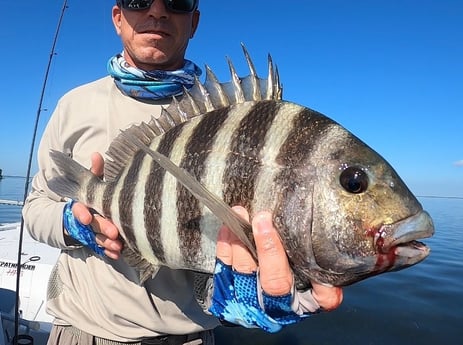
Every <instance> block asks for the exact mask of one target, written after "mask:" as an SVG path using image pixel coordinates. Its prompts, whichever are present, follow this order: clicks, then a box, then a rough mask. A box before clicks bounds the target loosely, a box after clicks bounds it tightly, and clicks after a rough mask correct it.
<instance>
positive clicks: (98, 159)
mask: <svg viewBox="0 0 463 345" xmlns="http://www.w3.org/2000/svg"><path fill="white" fill-rule="evenodd" d="M91 161H92V167H91V168H90V171H91V172H92V173H93V174H94V175H96V176H99V177H102V176H103V172H104V160H103V156H102V155H101V154H99V153H98V152H94V153H92V156H91Z"/></svg>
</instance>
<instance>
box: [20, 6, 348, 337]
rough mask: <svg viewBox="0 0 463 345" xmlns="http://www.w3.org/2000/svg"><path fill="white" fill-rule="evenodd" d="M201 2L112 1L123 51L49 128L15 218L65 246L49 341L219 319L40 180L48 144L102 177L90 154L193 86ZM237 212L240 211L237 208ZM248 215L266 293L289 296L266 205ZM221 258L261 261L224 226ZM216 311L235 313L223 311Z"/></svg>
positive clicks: (190, 277) (111, 229)
mask: <svg viewBox="0 0 463 345" xmlns="http://www.w3.org/2000/svg"><path fill="white" fill-rule="evenodd" d="M197 5H198V3H197V0H196V1H195V0H191V1H176V0H163V1H161V0H157V1H144V0H127V1H123V0H118V1H117V4H116V5H115V6H114V7H113V9H112V18H113V23H114V27H115V29H116V32H117V34H118V35H119V36H120V37H121V41H122V44H123V47H124V49H123V54H118V55H116V56H115V57H113V58H112V59H111V60H110V62H109V64H108V70H109V73H110V76H107V77H104V78H102V79H99V80H97V81H94V82H92V83H89V84H86V85H84V86H81V87H78V88H76V89H74V90H71V91H70V92H69V93H67V94H66V95H65V96H64V97H63V98H62V99H61V100H60V101H59V103H58V105H57V107H56V109H55V111H54V113H53V115H52V117H51V119H50V121H49V123H48V125H47V128H46V129H45V132H44V134H43V137H42V140H41V143H40V147H39V152H38V160H39V173H38V174H37V175H36V176H35V178H34V181H33V185H32V187H33V188H32V192H31V194H30V195H29V197H28V199H27V201H26V204H25V206H24V209H23V215H24V219H25V223H26V226H27V228H28V229H29V231H30V232H31V235H32V236H33V237H34V238H36V239H37V240H39V241H41V242H45V243H48V244H49V245H51V246H54V247H57V248H61V249H62V253H61V255H60V257H59V259H58V262H57V265H56V267H55V269H54V271H53V273H52V275H51V277H50V282H49V291H48V302H47V310H48V312H49V313H50V314H51V315H53V316H54V317H55V322H54V327H53V329H52V332H51V336H50V339H49V344H56V343H59V344H71V343H72V344H85V345H86V344H89V345H90V344H121V343H134V344H148V343H149V344H187V343H189V344H193V343H194V344H200V343H202V344H213V335H212V331H211V330H212V329H214V328H215V327H216V326H218V325H220V322H219V320H218V319H217V318H216V317H214V316H213V315H210V313H207V312H204V310H203V309H202V308H201V307H200V305H199V304H198V302H197V300H196V297H195V296H194V295H193V293H192V287H193V285H194V280H195V273H194V272H189V271H182V270H171V269H168V268H165V267H164V268H161V269H160V271H159V272H158V273H157V274H156V275H155V276H154V278H152V279H149V280H148V281H147V282H145V284H144V285H140V284H138V276H137V272H136V271H135V270H134V269H133V268H131V267H130V266H128V265H127V264H126V263H125V261H124V260H123V259H121V258H120V252H121V249H122V243H121V241H120V240H119V231H118V229H117V228H116V227H115V226H114V224H112V223H111V222H110V221H109V220H108V219H105V218H103V217H101V216H99V215H94V214H92V213H91V212H90V211H89V210H88V209H87V207H86V206H85V205H83V204H81V203H69V202H68V203H66V202H64V201H63V200H62V199H61V198H60V197H59V196H58V195H56V194H54V193H53V192H52V191H51V190H49V189H48V187H47V183H46V181H47V180H49V179H51V178H53V177H54V176H56V175H57V168H56V166H55V165H54V163H53V162H52V161H51V159H50V157H49V152H50V150H51V149H54V150H58V151H62V152H65V153H68V154H69V155H71V156H72V157H73V159H74V160H76V161H78V162H79V163H81V164H83V165H84V166H88V167H91V170H92V172H93V173H94V174H96V175H98V176H101V175H102V172H103V159H102V157H101V155H100V154H96V152H98V153H103V152H106V150H107V149H108V145H109V144H110V143H111V141H112V140H113V139H114V138H115V136H116V135H117V134H118V133H119V131H120V129H124V128H127V127H129V126H130V125H132V124H136V123H140V122H142V121H147V120H148V119H149V117H150V116H152V115H159V113H160V109H161V105H167V104H169V103H170V100H171V97H172V96H173V95H180V94H181V93H182V90H183V87H184V86H185V87H187V88H188V87H191V85H192V82H193V80H194V76H195V75H199V73H200V70H199V68H198V67H197V66H196V65H195V64H194V63H192V62H191V61H188V60H185V58H184V56H185V51H186V49H187V45H188V42H189V40H190V39H191V38H192V37H193V36H194V33H195V31H196V28H197V26H198V23H199V16H200V13H199V11H198V9H197ZM92 153H94V154H93V155H92ZM235 210H236V211H237V212H238V213H239V214H240V215H241V216H242V217H245V218H246V217H248V215H247V213H246V211H245V210H244V209H242V208H240V207H236V208H235ZM252 223H253V231H254V235H255V241H256V245H257V252H258V257H259V262H260V263H261V265H260V267H259V271H260V283H261V286H262V290H263V291H264V292H265V293H266V294H268V295H269V296H276V297H278V296H282V295H287V296H290V297H291V298H296V297H295V296H299V294H298V293H297V292H294V291H293V290H294V287H293V277H292V273H291V270H290V268H289V265H288V261H287V258H286V255H285V252H284V250H283V247H282V244H281V242H280V240H279V237H278V235H277V233H276V230H275V229H274V228H273V225H272V222H271V217H270V214H269V213H268V212H261V213H258V214H257V215H254V217H253V220H252ZM86 231H87V233H85V232H86ZM82 234H86V235H89V234H90V235H93V236H94V238H93V241H94V243H93V246H91V245H82V243H84V244H86V242H84V241H83V240H82V239H81V235H82ZM95 235H96V236H95ZM92 248H93V249H94V250H96V251H98V250H101V252H100V253H101V254H104V255H97V254H95V252H94V251H93V250H92ZM217 256H218V258H219V259H220V260H221V262H222V263H223V264H225V265H227V266H229V267H233V269H234V270H236V271H237V272H243V273H248V272H255V271H256V270H257V264H256V262H255V261H254V260H253V259H252V256H251V255H250V253H249V252H248V251H247V250H246V249H245V248H244V247H243V245H242V244H241V243H240V242H239V241H238V240H237V239H236V238H235V237H234V235H233V234H231V232H230V231H229V230H228V229H227V228H226V227H223V228H222V229H221V231H220V234H219V238H218V245H217ZM215 290H216V289H215ZM215 293H216V291H214V294H215ZM301 296H302V295H301ZM297 298H302V299H303V297H297ZM341 299H342V291H341V289H339V288H327V287H324V286H321V285H318V284H315V283H314V287H313V291H312V293H311V295H310V296H309V297H308V300H309V302H310V303H311V307H309V308H308V309H307V308H302V309H301V307H300V306H298V305H297V306H296V309H297V312H298V313H297V314H296V313H293V312H291V313H293V314H294V315H295V316H296V318H297V317H298V315H300V314H301V313H302V312H304V313H306V314H307V313H310V312H311V311H315V310H316V309H317V308H318V307H322V308H323V309H325V310H330V309H333V308H336V307H337V306H338V305H339V304H340V303H341ZM212 303H214V302H212ZM310 303H309V304H310ZM302 304H303V303H302ZM302 304H301V305H302ZM244 308H246V306H244ZM311 308H312V309H313V310H312V309H311ZM301 310H302V312H301ZM262 313H263V314H264V315H265V312H264V311H262ZM216 315H217V316H218V317H219V318H220V319H222V320H223V321H229V322H235V320H234V319H233V318H231V319H230V318H227V317H226V316H224V315H221V314H220V312H219V313H218V314H216ZM239 318H240V317H239V316H238V317H237V318H236V319H239ZM268 320H270V321H269V322H270V323H272V322H274V320H273V319H272V318H268ZM236 323H240V322H236ZM245 326H249V327H254V326H259V327H261V326H260V325H259V324H258V323H256V324H249V325H247V324H245ZM277 326H278V327H279V325H278V324H277Z"/></svg>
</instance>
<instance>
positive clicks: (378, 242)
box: [374, 211, 434, 263]
mask: <svg viewBox="0 0 463 345" xmlns="http://www.w3.org/2000/svg"><path fill="white" fill-rule="evenodd" d="M433 234H434V224H433V222H432V219H431V217H430V216H429V214H428V213H427V212H426V211H420V212H419V213H417V214H415V215H414V216H411V217H408V218H405V219H403V220H401V221H398V222H396V223H394V224H384V225H383V226H381V228H380V229H379V230H378V232H377V233H376V234H375V237H374V244H375V248H376V251H377V253H378V254H390V253H392V254H394V255H396V256H398V257H405V258H408V260H410V261H415V260H416V261H415V263H416V262H419V261H421V260H423V259H424V258H426V257H427V256H428V255H429V252H430V249H429V247H427V246H426V245H425V244H424V243H421V242H418V241H417V240H419V239H423V238H428V237H431V236H432V235H433Z"/></svg>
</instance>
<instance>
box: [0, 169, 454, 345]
mask: <svg viewBox="0 0 463 345" xmlns="http://www.w3.org/2000/svg"><path fill="white" fill-rule="evenodd" d="M23 190H24V179H22V178H8V177H7V178H4V179H3V180H0V199H12V200H22V194H23ZM420 202H421V203H422V204H423V207H424V208H425V209H426V210H427V211H428V212H429V213H430V214H431V216H432V217H433V219H434V223H435V227H436V234H435V235H434V237H433V238H431V239H427V240H425V241H424V242H426V243H427V244H428V245H429V246H430V247H431V248H432V252H431V255H430V257H429V258H427V259H426V260H425V261H424V262H422V263H421V264H419V265H416V266H414V267H411V268H408V269H406V270H403V271H400V272H394V273H387V274H383V275H380V276H377V277H374V278H370V279H367V280H365V281H363V282H360V283H357V284H354V285H352V286H349V287H346V288H344V302H343V304H342V305H341V306H340V307H339V308H338V309H337V310H335V311H333V312H331V313H325V314H319V315H316V316H313V317H311V318H309V319H308V320H305V321H304V322H302V323H299V324H297V325H293V326H290V327H287V328H286V329H284V330H283V331H282V332H280V333H277V334H273V335H269V334H265V333H264V332H262V331H259V330H246V329H241V328H235V327H233V328H220V329H218V330H217V332H216V336H217V344H221V345H235V344H236V345H248V344H249V345H251V344H252V345H254V344H269V345H276V344H287V345H295V344H301V345H311V344H313V345H321V344H326V345H328V344H343V345H344V344H345V345H350V344H362V345H363V344H368V345H382V344H385V345H391V344H394V345H402V344H403V345H410V344H430V345H435V344H463V200H462V199H433V198H421V199H420ZM19 220H20V208H19V207H17V206H3V205H0V224H1V223H5V222H12V221H15V222H16V221H19Z"/></svg>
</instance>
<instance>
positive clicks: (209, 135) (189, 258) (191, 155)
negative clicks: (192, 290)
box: [176, 108, 230, 267]
mask: <svg viewBox="0 0 463 345" xmlns="http://www.w3.org/2000/svg"><path fill="white" fill-rule="evenodd" d="M229 110H230V109H229V108H223V109H219V110H216V111H213V112H212V113H211V114H210V115H209V116H204V117H203V118H202V119H201V120H200V121H197V123H196V121H195V123H196V125H195V126H194V128H192V129H191V131H190V132H189V133H191V135H190V136H189V137H188V138H185V149H184V154H183V157H182V159H181V162H180V164H179V166H180V167H182V168H184V169H186V170H187V171H189V172H190V173H191V174H192V175H193V176H195V177H196V178H197V179H198V180H199V181H202V180H204V179H205V175H206V174H207V167H206V164H205V162H206V160H207V158H208V157H209V155H210V154H211V152H216V151H217V150H216V148H215V146H214V139H215V138H216V136H217V133H219V131H220V128H221V127H223V125H224V122H225V121H226V120H227V118H229V117H230V116H229ZM192 127H193V126H192ZM182 134H183V133H182ZM179 139H180V138H179ZM219 159H220V158H219ZM215 172H217V169H216V171H215ZM212 173H214V172H212ZM176 183H177V181H176ZM204 211H205V210H204V209H203V208H202V205H201V204H200V202H199V200H198V199H197V198H196V197H195V196H194V195H192V194H191V193H190V192H189V191H188V190H187V189H186V188H185V187H184V186H182V185H181V184H179V185H178V188H177V215H178V233H179V237H180V250H181V253H182V257H183V258H184V260H185V261H186V264H187V267H198V266H200V265H201V264H204V262H203V261H204V257H209V256H205V255H204V254H205V253H204V251H206V252H208V251H207V248H210V247H211V240H212V241H213V240H214V237H213V234H210V233H207V232H205V231H204V228H202V225H201V219H202V218H203V216H204ZM209 235H212V236H211V238H209V239H207V238H206V239H204V240H203V238H204V237H205V236H209ZM205 242H206V243H205ZM212 243H213V242H212ZM208 254H210V253H208ZM212 264H213V262H212V260H210V262H209V265H212ZM209 265H208V266H209Z"/></svg>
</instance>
